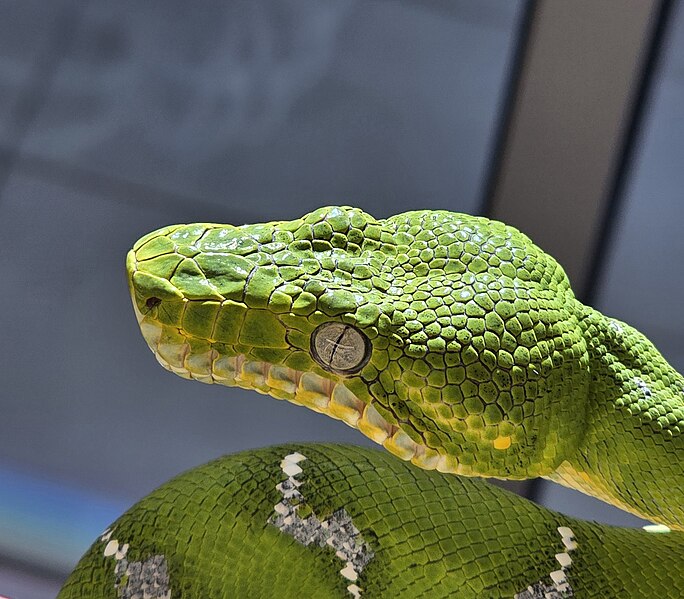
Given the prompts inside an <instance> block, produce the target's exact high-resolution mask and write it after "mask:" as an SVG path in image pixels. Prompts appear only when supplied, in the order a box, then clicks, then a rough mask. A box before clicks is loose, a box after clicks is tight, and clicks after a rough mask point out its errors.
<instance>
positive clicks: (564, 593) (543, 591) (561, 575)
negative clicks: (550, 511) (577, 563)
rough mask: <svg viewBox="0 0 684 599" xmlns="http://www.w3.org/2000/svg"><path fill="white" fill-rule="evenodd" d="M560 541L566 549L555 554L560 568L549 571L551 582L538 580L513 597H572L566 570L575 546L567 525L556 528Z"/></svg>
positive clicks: (550, 598) (557, 598) (524, 598)
mask: <svg viewBox="0 0 684 599" xmlns="http://www.w3.org/2000/svg"><path fill="white" fill-rule="evenodd" d="M557 530H558V534H560V537H561V541H562V542H563V545H565V547H566V551H564V552H562V553H557V554H556V561H557V562H558V563H559V564H560V567H561V568H560V570H553V571H552V572H550V573H549V578H550V579H551V584H548V583H546V582H545V581H543V580H539V581H537V582H535V583H534V584H532V585H530V586H528V587H527V589H525V590H524V591H522V592H521V593H517V594H516V595H515V598H514V599H542V598H543V599H560V598H562V597H572V596H573V590H572V587H571V586H570V583H569V582H568V577H567V572H568V569H569V568H570V567H571V566H572V558H571V557H570V552H572V551H574V550H575V549H576V548H577V542H576V541H575V533H573V532H572V529H571V528H569V527H568V526H559V527H558V528H557Z"/></svg>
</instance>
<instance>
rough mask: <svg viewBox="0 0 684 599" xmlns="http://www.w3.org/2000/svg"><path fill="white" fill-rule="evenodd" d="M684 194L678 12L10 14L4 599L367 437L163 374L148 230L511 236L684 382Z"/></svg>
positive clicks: (3, 304)
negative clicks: (350, 229) (143, 251)
mask: <svg viewBox="0 0 684 599" xmlns="http://www.w3.org/2000/svg"><path fill="white" fill-rule="evenodd" d="M683 188H684V8H683V7H682V6H681V5H680V4H679V3H677V2H674V1H671V2H670V1H647V0H598V1H596V0H576V1H575V2H572V3H568V2H564V1H562V0H539V1H525V0H459V1H453V0H451V1H447V0H427V1H422V2H417V1H415V2H414V1H409V0H366V1H363V2H362V1H359V0H272V1H267V0H250V1H247V0H245V1H233V2H226V1H225V0H224V1H222V2H219V1H213V0H207V1H205V2H202V3H187V2H180V1H177V0H173V1H172V0H165V1H164V2H161V1H149V2H144V3H143V2H133V1H132V0H119V1H117V2H109V1H105V0H90V1H89V2H78V1H75V0H74V1H72V0H51V1H46V0H43V1H41V0H15V1H12V0H0V239H1V240H2V244H1V245H0V291H1V292H0V338H1V339H2V341H3V349H4V351H3V352H2V360H1V361H0V381H1V382H0V414H1V418H2V425H3V426H2V437H1V438H0V595H10V596H12V597H14V598H15V599H20V598H21V599H23V598H25V597H26V598H37V599H42V598H48V597H54V595H55V594H56V592H57V590H58V588H59V585H60V582H61V581H62V580H63V579H64V578H65V577H66V575H67V573H68V572H69V571H70V569H71V568H72V567H73V566H74V565H75V563H76V561H77V560H78V558H79V557H80V555H81V553H82V552H83V551H85V549H86V548H87V547H88V545H89V544H90V542H91V541H92V540H93V539H94V537H95V536H96V535H97V534H98V533H100V532H101V531H102V530H103V529H104V528H105V527H106V526H107V525H108V524H109V523H110V522H111V521H112V520H113V519H115V518H116V517H117V516H118V515H119V514H120V512H122V511H123V510H124V509H125V508H126V507H127V506H129V505H130V504H131V503H132V502H134V501H136V500H137V499H139V498H140V497H141V496H143V495H145V494H146V493H148V492H149V491H151V490H152V489H153V488H155V487H156V486H158V485H159V484H161V483H162V482H163V481H165V480H166V479H168V478H170V477H171V476H173V475H175V474H177V473H179V472H181V471H182V470H185V469H188V468H190V467H193V466H196V465H198V464H201V463H203V462H206V461H208V460H210V459H212V458H215V457H217V456H219V455H222V454H225V453H231V452H235V451H238V450H242V449H246V448H254V447H259V446H264V445H269V444H275V443H280V442H285V441H319V440H320V441H338V442H349V443H357V444H366V443H369V441H367V439H366V438H365V437H363V436H362V435H360V434H359V433H357V432H356V431H354V430H352V429H350V428H347V427H345V426H344V425H343V424H342V423H341V422H338V421H333V420H328V419H326V418H325V417H324V416H321V415H318V414H315V413H313V412H310V411H307V410H305V409H303V408H298V407H296V406H294V405H290V404H287V403H285V402H279V401H276V400H272V399H268V398H264V397H262V396H258V395H257V394H255V393H250V392H246V391H242V390H239V389H228V388H225V387H218V386H217V387H213V386H206V385H200V384H197V383H189V382H186V381H182V380H181V379H179V378H177V377H175V376H173V375H171V374H169V373H167V372H166V371H164V370H162V369H161V368H160V367H159V366H158V365H157V363H156V361H155V360H154V358H153V356H152V354H151V353H150V352H149V350H148V349H147V348H146V346H145V344H144V342H143V340H142V338H141V336H140V334H139V333H138V330H137V325H136V323H135V318H134V317H133V313H132V310H131V307H130V300H129V298H128V292H127V288H126V283H125V279H124V269H123V266H124V265H123V262H124V257H125V254H126V251H127V250H128V248H129V247H130V246H131V245H132V243H133V242H134V241H135V240H136V239H137V238H138V237H140V236H141V235H142V234H144V233H146V232H148V231H149V230H152V229H155V228H158V227H160V226H162V225H166V224H171V223H181V222H194V221H215V222H225V223H233V224H242V223H245V222H259V221H264V220H272V219H291V218H294V217H297V216H299V215H301V214H303V213H305V212H307V211H309V210H310V209H313V208H316V207H319V206H321V205H326V204H341V203H342V204H352V205H356V206H359V207H362V208H363V209H364V210H366V211H367V212H370V213H371V214H373V215H374V216H376V217H385V216H388V215H390V214H393V213H396V212H400V211H404V210H410V209H418V208H445V209H449V210H454V211H462V212H468V213H472V214H483V215H487V216H491V217H494V218H499V219H502V220H505V221H507V222H509V223H510V224H513V225H516V226H518V227H519V228H521V229H523V230H524V231H525V232H527V233H528V234H529V235H530V236H531V237H532V238H533V239H534V240H535V241H537V242H538V243H539V244H540V245H541V246H542V247H543V248H544V249H546V250H547V251H549V252H550V253H552V254H553V255H555V256H556V257H557V258H558V259H559V260H560V261H561V263H562V264H563V265H564V266H565V267H566V270H567V272H568V274H569V275H570V277H571V279H572V281H573V284H574V287H575V289H576V291H577V293H578V294H579V295H580V297H582V298H583V299H584V300H586V301H588V302H591V303H593V304H594V305H595V306H596V307H597V308H599V309H600V310H602V311H603V312H605V313H609V314H611V315H613V316H615V317H618V318H620V319H623V320H626V321H628V322H630V323H631V324H633V325H635V326H636V327H638V328H639V329H640V330H642V331H643V332H644V333H646V334H647V335H648V336H649V337H650V338H651V339H652V340H653V341H654V342H655V344H656V345H657V346H658V347H659V348H660V349H661V351H662V352H663V353H664V354H665V356H666V357H667V358H668V359H669V360H670V361H671V363H673V365H675V366H676V367H678V368H679V369H680V370H682V369H684V344H683V343H682V339H684V311H683V310H681V302H682V299H681V298H682V294H683V292H684V270H683V269H682V268H681V259H682V256H684V236H683V235H682V233H681V231H682V225H684V203H683V202H682V201H681V198H682V191H681V190H682V189H683ZM516 490H517V491H518V492H520V493H522V494H524V495H526V496H528V497H530V498H533V499H535V500H536V501H539V502H541V503H544V504H546V505H549V506H551V507H553V508H554V509H557V510H560V511H563V512H566V513H569V514H574V515H580V516H582V517H585V518H592V519H598V520H603V521H606V522H612V523H618V524H624V525H632V526H638V525H640V524H641V523H640V522H639V521H638V520H637V519H636V518H631V517H629V516H626V515H624V514H622V513H621V512H619V511H617V510H613V509H611V508H608V507H606V506H604V505H602V504H600V503H599V502H597V501H594V500H591V499H589V498H586V497H584V496H582V495H580V494H578V493H573V492H570V491H567V490H564V489H562V488H560V487H557V486H555V485H552V484H551V483H548V482H531V483H525V484H521V485H518V486H517V487H516Z"/></svg>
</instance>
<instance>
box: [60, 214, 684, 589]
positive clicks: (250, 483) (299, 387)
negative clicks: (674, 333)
mask: <svg viewBox="0 0 684 599" xmlns="http://www.w3.org/2000/svg"><path fill="white" fill-rule="evenodd" d="M127 268H128V276H129V286H130V289H131V295H132V298H133V304H134V308H135V312H136V315H137V318H138V321H139V323H140V327H141V330H142V333H143V336H144V337H145V339H146V341H147V342H148V344H149V345H150V348H151V349H152V350H153V351H154V353H155V355H156V356H157V358H158V360H159V361H160V362H161V364H162V365H163V366H164V367H166V368H167V369H169V370H171V371H173V372H175V373H176V374H179V375H181V376H183V377H185V378H192V379H196V380H199V381H202V382H206V383H220V384H225V385H230V386H234V385H238V386H241V387H245V388H249V389H254V390H256V391H259V392H261V393H265V394H268V395H271V396H273V397H276V398H279V399H286V400H288V401H292V402H294V403H297V404H300V405H304V406H306V407H309V408H311V409H314V410H316V411H319V412H322V413H325V414H328V415H330V416H332V417H334V418H338V419H341V420H343V421H344V422H346V423H347V424H349V425H350V426H353V427H355V428H358V429H359V430H360V431H361V432H362V433H364V434H365V435H367V436H369V437H370V438H371V439H373V440H374V441H376V442H378V443H381V444H382V445H383V446H384V447H385V448H386V449H388V450H389V451H390V452H391V453H393V454H395V455H397V456H398V457H400V458H402V459H403V460H406V461H410V462H412V463H413V464H414V465H415V466H419V467H420V468H422V469H424V470H437V471H440V472H446V473H454V474H461V475H466V476H494V477H500V478H511V479H522V478H529V477H534V476H544V477H547V478H550V479H552V480H555V481H558V482H560V483H562V484H565V485H567V486H571V487H574V488H577V489H579V490H581V491H584V492H585V493H589V494H592V495H595V496H597V497H600V498H602V499H604V500H605V501H608V502H610V503H612V504H614V505H617V506H619V507H621V508H623V509H625V510H628V511H630V512H632V513H634V514H638V515H640V516H643V517H645V518H649V519H650V520H652V521H654V522H658V523H660V524H662V525H665V526H667V527H669V529H671V530H672V531H682V530H684V468H683V467H682V460H681V457H682V455H684V379H683V378H682V376H681V375H679V374H678V373H677V372H676V371H675V370H674V369H673V368H672V367H671V366H670V365H669V364H668V363H667V362H666V361H665V360H664V358H663V357H662V356H661V355H660V353H659V352H658V351H657V350H656V349H655V348H654V347H653V345H652V344H651V343H650V342H649V341H648V340H647V339H646V338H645V337H644V336H643V335H642V334H641V333H639V332H638V331H636V330H635V329H633V328H632V327H630V326H629V325H627V324H625V323H623V322H620V321H617V320H615V319H611V318H607V317H605V316H603V315H602V314H600V313H599V312H598V311H596V310H594V309H592V308H590V307H588V306H585V305H583V304H582V303H581V302H579V301H578V300H577V299H576V298H575V297H574V295H573V293H572V290H571V289H570V285H569V283H568V280H567V277H566V276H565V273H564V272H563V270H562V268H561V267H560V266H559V265H558V263H557V262H556V261H555V260H554V259H553V258H551V257H550V256H548V255H547V254H545V253H544V252H543V251H541V250H540V249H539V248H538V247H536V246H535V245H534V244H533V243H532V242H531V241H530V240H529V239H528V238H527V237H526V236H524V235H523V234H521V233H520V232H519V231H517V230H516V229H513V228H512V227H509V226H506V225H504V224H502V223H498V222H495V221H490V220H487V219H484V218H479V217H472V216H466V215H461V214H454V213H450V212H445V211H420V212H408V213H405V214H399V215H397V216H394V217H391V218H388V219H385V220H376V219H374V218H373V217H371V216H370V215H368V214H366V213H364V212H362V211H361V210H358V209H354V208H345V207H343V208H339V207H329V208H321V209H319V210H316V211H315V212H312V213H310V214H308V215H306V216H304V217H302V218H300V219H297V220H294V221H289V222H274V223H265V224H258V225H246V226H241V227H234V226H229V225H216V224H194V225H179V226H172V227H167V228H165V229H160V230H158V231H155V232H153V233H150V234H149V235H147V236H145V237H143V238H142V239H141V240H140V241H138V243H137V244H136V245H135V247H134V249H133V250H132V251H131V252H130V253H129V256H128V259H127ZM292 456H295V457H294V458H293V457H292ZM280 460H282V462H280ZM250 464H251V465H250ZM255 464H256V465H258V467H257V466H255ZM245 472H249V473H250V474H251V476H248V477H246V476H245V475H244V473H245ZM241 473H242V474H241ZM293 473H294V474H293ZM298 476H301V477H303V478H301V479H300V478H298ZM198 485H199V486H198ZM203 485H204V486H203ZM200 489H202V490H201V491H200ZM202 493H204V495H202ZM447 498H450V499H447ZM179 502H180V504H182V506H181V507H179ZM162 514H164V515H163V516H162ZM236 531H241V532H236ZM682 542H683V541H682V534H681V533H679V532H668V533H665V534H660V535H655V534H652V533H648V532H637V531H627V530H619V529H612V528H610V527H605V526H600V525H596V524H587V523H581V522H577V521H571V520H570V519H568V518H565V517H563V516H559V515H557V514H553V513H552V512H548V511H546V510H543V509H542V508H538V507H536V506H533V505H532V504H530V503H529V502H525V501H524V500H521V499H519V498H515V497H512V496H510V495H508V494H506V493H504V492H502V491H500V490H497V489H493V488H491V487H488V486H486V485H484V484H483V483H481V482H478V481H467V480H461V479H458V478H456V477H445V476H440V475H439V474H438V473H436V472H432V473H430V472H421V471H419V470H416V469H415V467H413V466H410V465H408V464H406V465H403V464H401V463H400V462H392V461H391V458H388V457H386V456H384V455H380V454H377V453H374V452H368V451H364V450H360V449H349V448H347V449H344V448H335V447H319V448H317V447H313V446H297V447H291V448H277V449H271V450H263V451H262V452H250V453H248V454H241V455H240V456H235V457H233V458H224V459H223V460H220V461H218V462H214V463H212V464H210V465H207V466H205V467H202V468H200V469H198V470H196V471H193V472H190V473H188V474H186V475H183V476H181V477H179V478H178V479H175V480H174V481H172V482H171V483H168V484H167V485H165V486H163V487H161V488H160V489H158V490H157V491H155V492H154V493H153V494H152V495H150V496H149V497H147V498H146V499H144V500H143V501H142V502H140V503H139V504H137V505H136V506H135V507H134V508H132V510H131V511H129V512H128V513H127V514H126V515H124V516H123V517H122V519H121V520H120V521H118V522H117V523H116V524H115V525H114V526H113V528H112V529H111V531H109V532H108V533H106V534H105V535H103V537H102V538H101V539H100V540H98V541H97V542H96V543H95V544H94V545H93V547H92V548H91V550H90V553H89V554H87V555H86V556H85V557H84V559H83V561H82V562H81V564H80V565H79V566H78V568H77V569H76V570H75V572H74V574H73V575H72V577H71V578H70V580H69V581H68V583H67V585H66V586H65V588H64V590H63V591H62V595H61V597H63V598H66V597H76V596H79V597H80V596H86V595H88V596H98V597H99V596H102V597H109V596H111V597H137V596H140V597H166V596H168V597H174V598H175V597H233V596H249V597H252V596H253V597H270V596H274V597H275V596H283V597H285V596H293V597H294V596H317V597H318V596H342V597H343V596H356V597H385V596H402V597H403V596H406V597H418V596H421V597H422V596H425V597H442V596H444V597H446V596H449V597H452V596H458V597H513V596H516V597H519V598H523V597H530V598H532V597H562V596H573V595H575V596H578V597H581V596H585V597H668V596H670V597H681V596H684V582H683V581H682V574H681V573H680V571H679V570H681V568H678V567H677V563H680V564H681V560H682V558H684V551H683V548H682ZM124 547H125V550H124ZM217 548H219V549H217ZM220 548H222V549H220ZM331 548H332V549H331ZM129 552H130V553H129ZM220 555H223V556H224V558H225V561H222V559H223V558H220V557H219V556H220ZM646 555H648V557H644V556H646ZM134 558H135V559H134ZM150 560H152V561H150ZM340 560H342V561H340ZM554 560H555V562H554ZM554 563H555V566H556V569H554V570H549V568H550V567H551V565H553V564H554ZM132 564H136V565H135V566H132ZM231 564H232V565H231ZM259 564H261V565H259ZM340 564H341V565H342V567H339V566H340ZM131 568H132V569H131ZM141 572H146V574H145V576H142V574H140V573H141ZM295 572H296V573H297V574H296V576H295V574H294V573H295ZM139 574H140V575H139ZM290 574H292V576H294V578H293V580H294V582H293V583H292V585H293V586H291V587H290V586H288V584H289V583H288V584H286V583H285V582H283V581H284V579H285V578H287V577H288V576H290ZM96 579H97V580H96ZM143 579H147V580H148V581H152V582H150V585H152V586H149V585H148V587H149V588H148V587H145V588H143V587H142V586H141V585H142V584H143V583H142V582H140V581H141V580H143ZM132 581H137V582H132ZM276 581H279V582H278V583H277V584H276ZM88 585H90V586H88ZM264 585H271V586H264ZM273 585H275V586H273ZM278 585H280V586H278ZM96 588H97V589H98V590H97V591H95V589H96ZM268 588H272V589H275V590H273V591H268V590H267V589H268ZM84 589H85V590H88V592H87V593H85V594H83V593H84ZM141 589H142V590H141ZM150 589H152V590H150ZM154 589H156V590H154ZM239 589H243V591H241V592H238V590H239ZM288 589H289V590H288ZM304 589H308V590H307V591H306V592H304ZM298 591H301V592H304V594H303V595H302V594H299V595H297V592H298ZM135 592H140V593H141V594H139V595H135ZM79 593H81V594H79ZM107 593H109V594H107ZM145 593H147V594H145ZM154 593H157V594H154ZM165 593H166V594H165Z"/></svg>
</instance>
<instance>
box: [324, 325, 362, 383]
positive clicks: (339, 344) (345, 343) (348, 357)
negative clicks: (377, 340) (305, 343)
mask: <svg viewBox="0 0 684 599" xmlns="http://www.w3.org/2000/svg"><path fill="white" fill-rule="evenodd" d="M311 354H312V355H313V358H314V360H316V362H318V363H319V364H320V365H321V366H322V367H323V368H324V369H325V370H328V371H330V372H335V373H337V374H353V373H355V372H358V371H359V370H361V369H362V368H363V367H364V366H365V365H366V364H367V362H368V360H369V359H370V354H371V344H370V340H369V339H368V337H366V335H365V334H364V333H362V332H361V331H359V330H358V329H356V328H354V327H352V326H349V325H347V324H342V323H341V322H327V323H325V324H322V325H320V326H319V327H317V328H316V330H314V332H313V333H312V335H311Z"/></svg>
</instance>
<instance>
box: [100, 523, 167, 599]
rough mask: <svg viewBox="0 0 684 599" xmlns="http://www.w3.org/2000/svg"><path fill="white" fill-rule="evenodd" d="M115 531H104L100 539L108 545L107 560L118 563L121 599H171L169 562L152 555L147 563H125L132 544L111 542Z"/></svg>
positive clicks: (115, 582) (105, 551)
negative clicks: (108, 558)
mask: <svg viewBox="0 0 684 599" xmlns="http://www.w3.org/2000/svg"><path fill="white" fill-rule="evenodd" d="M111 537H112V531H111V530H110V529H107V530H105V531H104V532H103V533H102V535H101V536H100V541H101V542H102V543H107V544H106V545H105V548H104V551H103V554H104V557H112V558H114V560H115V561H116V566H115V567H114V575H115V581H114V587H115V588H116V590H117V594H118V596H119V599H171V587H170V583H169V573H168V568H167V565H166V558H165V557H164V556H163V555H153V556H151V557H149V558H148V559H146V560H145V561H140V562H137V561H131V562H129V561H128V560H127V559H126V554H127V553H128V549H129V544H128V543H119V541H117V540H116V539H112V538H111Z"/></svg>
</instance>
